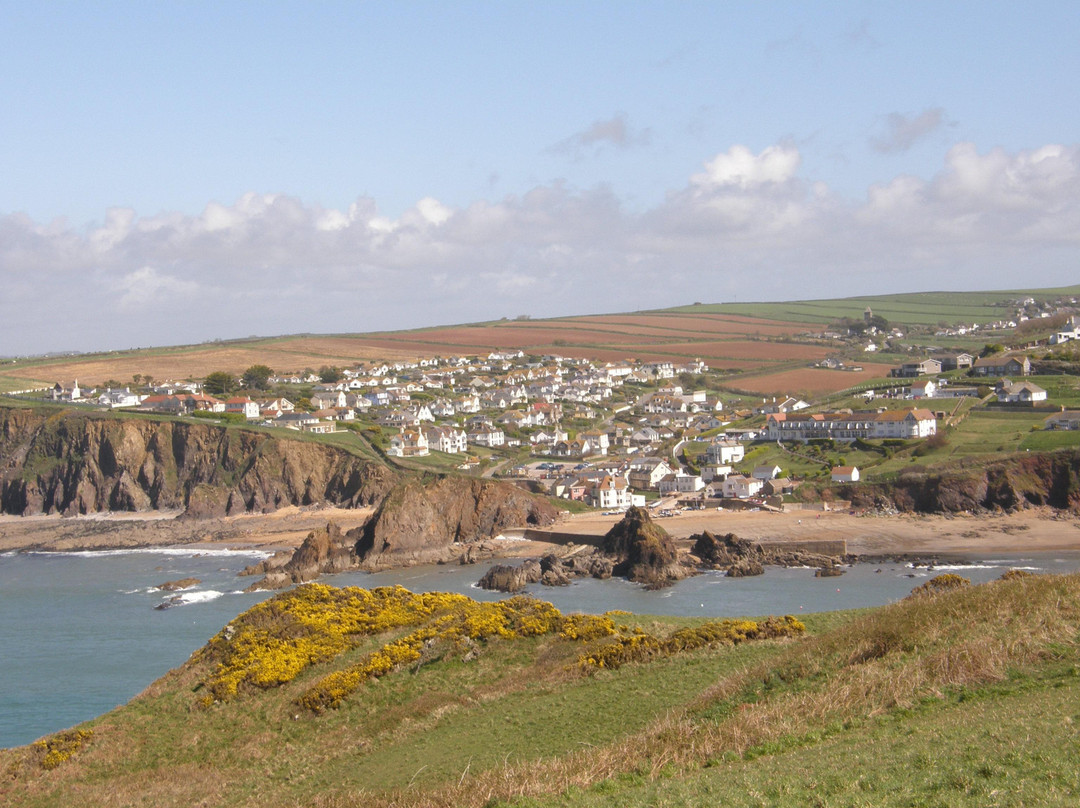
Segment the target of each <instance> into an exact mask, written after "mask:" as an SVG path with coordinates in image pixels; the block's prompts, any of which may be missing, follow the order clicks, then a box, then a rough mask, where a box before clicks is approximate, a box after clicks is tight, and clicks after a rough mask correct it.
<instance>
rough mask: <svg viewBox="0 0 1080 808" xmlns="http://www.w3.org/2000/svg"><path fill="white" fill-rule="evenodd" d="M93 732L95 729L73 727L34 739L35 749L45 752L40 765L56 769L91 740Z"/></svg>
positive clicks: (44, 767)
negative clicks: (37, 739) (50, 735)
mask: <svg viewBox="0 0 1080 808" xmlns="http://www.w3.org/2000/svg"><path fill="white" fill-rule="evenodd" d="M93 734H94V731H93V730H89V729H71V730H68V731H67V732H60V733H57V734H56V735H53V736H52V737H51V738H44V739H43V740H40V741H34V749H35V750H37V751H38V752H43V753H44V754H43V755H42V757H41V760H40V762H39V765H40V766H41V768H43V769H49V770H51V769H55V768H56V767H57V766H59V765H60V764H61V763H63V762H64V761H65V760H68V759H69V758H70V757H71V756H72V755H74V754H75V753H76V752H78V751H79V750H80V749H82V747H83V744H85V743H86V742H87V741H88V740H90V738H91V737H92V736H93Z"/></svg>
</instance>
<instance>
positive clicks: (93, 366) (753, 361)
mask: <svg viewBox="0 0 1080 808" xmlns="http://www.w3.org/2000/svg"><path fill="white" fill-rule="evenodd" d="M1032 294H1038V295H1040V296H1041V297H1043V298H1048V297H1052V296H1055V295H1056V296H1061V295H1069V294H1072V295H1080V286H1077V287H1070V288H1068V289H1060V290H1035V291H1001V292H965V293H918V294H904V295H891V296H877V297H853V298H845V299H837V300H811V301H793V302H782V303H723V304H706V305H702V304H695V305H692V306H684V307H678V308H674V309H664V310H657V311H642V312H633V313H624V314H597V315H588V316H580V317H560V318H552V319H547V320H531V319H521V320H498V321H492V322H485V323H472V324H464V325H454V326H439V327H432V328H423V329H414V330H411V331H400V332H381V333H370V334H328V335H310V334H305V335H294V336H281V337H270V338H251V339H246V340H232V341H227V342H212V343H203V344H200V345H187V346H175V347H157V348H146V349H134V350H130V351H112V352H106V353H97V354H80V355H67V356H53V357H31V358H24V359H19V360H17V361H8V362H5V363H4V364H0V390H19V389H25V388H27V387H31V386H44V385H51V384H54V383H55V382H57V381H60V380H64V381H70V380H73V379H76V378H78V379H80V380H81V381H82V382H83V383H84V384H91V385H93V384H98V383H100V382H102V381H104V380H106V379H116V380H119V381H122V382H123V381H126V380H129V379H131V378H132V377H133V376H134V375H135V374H139V375H141V376H143V377H146V376H149V377H152V378H154V379H156V380H159V381H160V380H164V379H176V380H180V379H189V378H191V379H195V378H202V377H204V376H206V374H208V373H210V372H213V371H225V372H228V373H232V374H239V373H240V372H242V371H243V370H244V368H246V367H249V366H251V365H254V364H265V365H268V366H270V367H272V368H274V370H275V371H277V372H280V373H296V372H300V371H303V370H305V369H308V368H311V369H317V368H319V367H321V366H323V365H339V366H350V365H353V364H356V363H358V362H362V361H365V360H374V359H385V360H390V361H393V360H400V359H414V358H419V357H424V356H451V355H454V354H465V355H476V354H486V353H489V352H491V351H495V350H518V349H520V350H522V351H524V352H526V353H528V354H535V355H544V354H556V353H557V354H561V355H563V356H568V357H572V358H588V359H593V360H596V361H601V362H615V361H622V360H626V359H631V358H633V359H637V360H641V361H661V360H666V361H674V362H678V361H686V360H690V359H693V358H701V359H703V360H704V361H706V362H708V363H709V364H710V365H712V366H714V367H716V368H718V369H721V370H726V371H742V372H745V373H747V374H751V375H752V376H753V378H754V381H753V382H751V381H750V379H745V380H744V379H739V386H740V387H741V388H745V389H747V390H749V391H752V392H761V393H780V392H785V391H788V390H790V391H793V392H801V393H804V394H807V395H815V394H820V393H827V392H831V391H835V390H839V389H843V388H846V387H850V386H854V385H857V384H859V383H861V382H864V381H866V380H868V379H871V378H876V377H880V376H881V375H883V371H885V370H887V368H888V366H887V365H886V364H884V363H885V362H888V361H889V358H885V357H875V363H874V364H865V363H864V364H863V368H864V370H863V371H862V372H861V373H851V372H836V371H824V370H823V371H818V370H815V369H811V368H809V367H808V365H809V364H810V363H811V362H813V361H815V360H818V359H821V358H824V357H825V356H827V355H829V354H830V353H832V352H834V351H836V350H837V349H838V347H840V346H837V345H836V344H834V343H831V342H830V343H825V342H822V341H820V340H817V339H814V338H813V337H812V335H813V334H814V333H816V332H818V331H820V330H821V329H822V328H823V327H824V326H826V325H828V324H829V323H831V322H834V321H836V320H838V319H840V318H843V317H850V318H853V319H861V317H862V314H863V311H864V310H865V308H866V307H867V306H870V307H871V308H872V309H873V311H874V312H875V313H876V314H881V315H883V316H884V317H886V318H887V319H890V320H893V321H896V322H901V323H908V324H912V325H914V324H920V323H921V324H933V323H937V322H939V321H942V320H947V321H950V322H956V321H958V320H960V321H971V322H990V321H993V320H997V319H1002V318H1005V317H1008V316H1010V314H1011V313H1012V311H1013V310H1014V309H1015V305H1014V302H1013V301H1015V300H1016V299H1018V298H1020V297H1021V296H1025V295H1032ZM162 333H166V332H162ZM964 344H967V343H966V342H965V343H964ZM860 358H861V357H860Z"/></svg>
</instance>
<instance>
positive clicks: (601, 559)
mask: <svg viewBox="0 0 1080 808" xmlns="http://www.w3.org/2000/svg"><path fill="white" fill-rule="evenodd" d="M614 568H615V562H614V560H612V559H611V558H609V557H607V556H605V555H603V554H602V553H600V552H599V551H597V550H595V549H593V550H592V552H590V553H588V554H583V555H575V556H573V557H571V558H560V557H558V556H556V555H554V554H553V553H549V554H548V555H545V556H544V557H543V558H541V559H539V560H536V559H529V560H527V561H523V562H522V563H521V564H519V565H517V566H516V567H515V566H512V565H509V564H496V565H495V566H493V567H492V568H491V569H489V570H488V571H487V573H485V575H484V577H483V578H481V579H480V580H479V581H478V582H477V586H479V587H480V588H481V589H490V590H494V591H497V592H511V593H513V592H520V591H521V590H523V589H524V588H525V587H526V586H528V585H529V584H536V583H539V584H543V585H544V586H568V585H569V584H571V583H572V582H573V579H574V578H600V579H605V578H610V577H611V573H612V571H613V570H614Z"/></svg>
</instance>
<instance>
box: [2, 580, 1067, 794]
mask: <svg viewBox="0 0 1080 808" xmlns="http://www.w3.org/2000/svg"><path fill="white" fill-rule="evenodd" d="M298 592H299V594H296V593H293V594H287V595H283V596H278V598H275V599H272V600H271V601H266V602H265V604H264V605H263V606H262V607H261V608H260V607H256V609H253V610H251V611H250V612H248V613H246V614H245V615H242V616H241V617H239V618H237V620H235V621H233V623H231V624H230V626H229V627H227V628H226V629H225V630H224V631H223V632H222V633H221V634H219V635H218V637H216V638H215V639H214V640H213V641H211V643H209V644H208V646H207V647H206V648H205V649H203V650H202V651H200V652H198V653H197V654H196V655H194V656H193V658H192V660H191V661H190V662H189V663H188V664H187V665H185V666H184V667H183V668H181V669H178V670H177V671H174V672H173V673H171V674H169V675H168V676H166V677H165V678H163V679H162V680H160V681H159V682H158V683H156V684H155V685H153V686H152V687H151V688H149V689H148V690H147V691H146V692H145V693H144V694H142V695H141V696H139V697H138V698H137V699H135V700H133V701H132V702H131V703H130V704H129V705H127V706H125V707H122V708H119V709H117V710H115V711H113V712H112V713H110V714H108V715H106V716H103V717H101V718H99V719H97V720H96V721H93V722H89V723H88V724H86V725H83V726H81V727H79V728H78V730H77V731H72V732H69V733H61V734H59V735H58V736H54V737H52V738H50V739H45V740H44V741H43V742H40V743H39V744H37V745H34V746H31V747H26V748H22V749H15V750H6V751H3V752H0V771H3V772H5V777H4V778H3V780H2V781H0V801H2V802H3V804H5V805H13V806H15V805H17V806H31V805H34V806H47V805H68V804H90V805H106V804H107V805H115V806H126V805H145V804H153V805H159V806H169V805H177V806H180V805H185V806H186V805H195V804H201V805H258V806H285V805H315V806H328V807H329V806H334V807H336V806H359V805H363V806H381V805H386V806H389V805H437V806H484V805H487V806H494V805H521V806H546V805H560V806H562V805H566V806H579V805H581V806H593V805H703V804H719V805H740V806H741V805H792V806H795V805H807V804H810V805H875V806H878V805H948V806H956V805H972V806H975V805H979V806H982V805H1074V804H1075V801H1076V795H1077V794H1078V793H1080V724H1078V722H1080V647H1078V645H1077V627H1078V624H1080V576H1077V575H1072V576H1041V577H1030V576H1029V577H1022V578H1013V579H1010V580H1003V581H997V582H994V583H990V584H985V585H982V586H978V587H966V588H957V589H952V590H943V591H938V592H934V593H927V594H924V595H922V596H919V597H915V598H911V599H908V600H905V601H903V602H900V603H897V604H894V605H891V606H887V607H883V608H880V609H875V610H870V611H864V612H858V613H843V614H825V615H814V616H811V617H809V618H807V620H806V631H805V632H804V633H803V632H798V631H789V632H783V631H776V632H772V633H770V632H760V633H758V634H755V632H756V631H757V630H758V629H757V628H755V629H753V630H752V629H751V626H757V627H759V628H760V627H761V626H762V625H764V624H763V623H761V622H756V623H751V622H749V621H731V622H730V623H729V624H727V625H726V628H725V629H723V630H719V629H716V627H715V626H714V627H713V629H702V628H701V627H700V625H701V623H702V621H700V620H676V619H666V618H644V617H633V616H629V615H625V614H611V615H608V616H607V617H600V618H586V617H573V618H569V619H568V618H565V617H564V616H562V615H558V614H557V613H555V612H553V610H552V609H551V608H550V607H549V606H546V605H544V604H539V603H537V602H528V601H523V600H517V601H513V602H511V603H510V605H504V606H493V605H490V604H487V605H484V604H475V602H472V601H469V602H468V603H465V602H464V601H458V600H447V599H446V598H447V597H448V596H440V595H432V596H426V597H427V598H428V599H427V600H416V599H414V598H413V596H407V595H403V594H401V592H400V591H399V590H394V591H392V592H391V593H390V594H389V595H387V594H384V595H380V596H379V597H381V598H382V600H380V601H379V603H380V604H381V605H379V607H378V608H377V609H375V610H370V609H368V610H367V611H364V609H363V608H361V606H362V605H363V604H364V603H371V602H373V601H372V598H376V596H375V595H372V594H370V593H369V594H367V595H361V594H359V593H360V592H363V590H351V591H350V590H333V589H332V588H330V587H318V586H315V587H305V588H303V589H301V590H299V591H298ZM395 593H396V594H395ZM376 599H377V598H376ZM319 603H322V604H324V605H327V604H329V605H331V606H332V607H333V609H332V610H331V611H325V610H324V609H323V608H322V607H321V606H318V604H319ZM504 603H505V602H504ZM425 604H426V605H425ZM470 604H473V605H470ZM425 610H427V612H428V613H425V615H421V616H417V615H419V614H420V612H424V611H425ZM335 614H336V615H337V616H336V617H332V615H335ZM365 615H367V616H366V617H365ZM499 615H502V617H499ZM500 620H502V621H503V622H502V623H500ZM782 623H783V621H774V622H773V623H772V624H771V625H773V626H774V627H776V626H779V625H781V624H782ZM788 625H790V623H788ZM499 626H501V629H500V628H499ZM545 626H546V628H545ZM541 629H544V630H541ZM425 631H434V632H435V633H434V634H430V633H429V634H424V633H423V632H425ZM455 631H456V632H457V633H456V634H455ZM418 632H419V634H418ZM474 635H475V636H474ZM417 636H419V637H421V640H420V642H419V645H417V646H415V649H416V651H417V654H418V656H415V657H408V655H407V654H404V652H403V651H402V649H403V648H405V647H406V646H408V645H409V642H410V641H412V640H410V638H413V640H415V639H416V637H417ZM770 636H771V638H770ZM755 637H756V638H755ZM466 638H467V639H466ZM635 638H636V639H635ZM694 638H697V639H696V640H695V639H694ZM335 648H337V649H338V651H336V652H332V651H333V649H335ZM273 649H278V650H277V651H274V650H273ZM282 649H284V650H282ZM388 649H391V650H388ZM392 649H397V650H396V651H394V650H392ZM279 651H280V653H278V652H279ZM294 652H295V653H294ZM379 654H390V655H391V657H394V655H395V654H403V655H401V656H399V657H395V658H397V660H398V661H397V662H396V664H394V665H392V666H391V667H385V666H382V667H380V665H381V663H379V660H380V659H381V657H380V656H379ZM601 659H603V660H606V662H607V664H605V665H603V666H600V665H598V664H597V661H598V660H601ZM244 660H247V662H245V661H244ZM252 660H255V662H254V663H252ZM259 660H262V661H261V662H260V661H259ZM290 660H291V662H290ZM297 660H303V661H302V662H299V663H298V662H297ZM318 660H327V661H322V662H320V661H318ZM620 660H622V661H623V663H624V664H621V665H619V664H618V663H619V662H620ZM392 661H393V659H391V662H392ZM248 663H252V665H253V667H250V669H249V668H245V667H244V666H245V665H248ZM264 663H265V664H264ZM238 670H245V671H247V672H248V673H249V674H251V676H250V678H247V679H245V678H243V677H242V676H241V677H239V678H237V674H236V672H237V671H238ZM333 671H337V672H338V673H333ZM357 671H362V672H366V673H365V676H364V677H361V678H360V679H359V680H357V678H356V677H355V676H353V677H352V679H349V673H350V672H353V673H355V672H357ZM372 671H375V676H374V677H372V676H370V674H371V673H372ZM245 675H247V674H245ZM259 677H262V678H261V679H260V678H259ZM230 683H232V684H234V685H235V687H231V686H230ZM312 693H316V694H318V696H319V697H318V698H316V699H315V700H314V701H313V700H312V699H311V694H312ZM335 704H336V706H335Z"/></svg>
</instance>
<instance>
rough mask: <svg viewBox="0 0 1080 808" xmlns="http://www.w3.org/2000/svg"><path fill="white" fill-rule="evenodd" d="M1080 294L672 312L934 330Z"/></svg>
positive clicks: (923, 295) (945, 296)
mask: <svg viewBox="0 0 1080 808" xmlns="http://www.w3.org/2000/svg"><path fill="white" fill-rule="evenodd" d="M1077 295H1080V286H1066V287H1061V288H1056V289H1013V290H1002V291H989V292H914V293H910V294H897V295H867V296H861V297H847V298H837V299H826V300H796V301H784V302H776V303H767V302H762V303H721V304H713V305H698V306H680V307H678V308H674V309H670V311H679V312H690V311H710V312H724V313H727V314H744V315H747V316H750V317H762V318H765V319H769V320H781V321H789V322H803V323H828V322H832V321H834V320H837V319H839V318H841V317H850V318H853V319H859V318H861V317H862V316H863V312H864V311H865V310H866V308H867V306H869V307H870V308H871V309H872V310H873V312H874V314H880V315H881V316H883V317H884V318H885V319H887V320H890V321H895V322H898V323H906V324H909V325H934V324H936V323H938V322H941V321H944V322H949V323H956V322H968V323H989V322H993V321H995V320H1000V319H1009V318H1010V316H1011V315H1012V313H1013V312H1015V310H1016V301H1018V300H1023V299H1024V298H1027V297H1034V298H1036V299H1046V298H1055V297H1075V296H1077Z"/></svg>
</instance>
